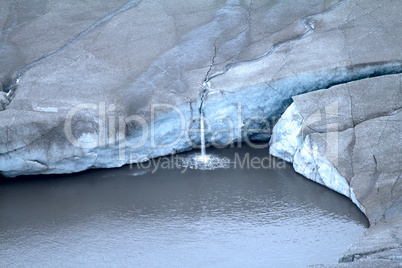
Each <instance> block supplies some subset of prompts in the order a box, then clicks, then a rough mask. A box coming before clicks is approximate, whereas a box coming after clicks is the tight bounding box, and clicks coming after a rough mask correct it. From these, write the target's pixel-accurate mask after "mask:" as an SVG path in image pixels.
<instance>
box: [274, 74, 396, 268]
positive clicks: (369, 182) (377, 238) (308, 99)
mask: <svg viewBox="0 0 402 268" xmlns="http://www.w3.org/2000/svg"><path fill="white" fill-rule="evenodd" d="M401 78H402V76H401V75H400V74H399V75H389V76H382V77H377V78H370V79H365V80H360V81H354V82H351V83H348V84H344V85H339V86H335V87H332V88H330V89H327V90H322V91H316V92H311V93H307V94H303V95H299V96H295V97H293V99H294V103H293V104H292V105H291V106H290V107H289V108H288V109H287V110H286V112H285V113H284V114H283V115H282V118H281V119H280V120H279V121H278V123H277V124H276V126H275V128H274V133H273V139H272V140H271V142H270V145H271V148H270V151H271V152H272V153H273V154H274V155H275V156H277V157H280V158H283V159H286V160H288V161H289V160H290V161H291V162H293V166H294V168H295V170H296V171H297V172H299V173H300V174H303V175H304V176H306V177H307V178H309V179H311V180H313V181H315V182H317V183H320V184H323V185H325V186H326V187H328V188H330V189H333V190H335V191H337V192H339V193H341V194H343V195H345V196H347V197H349V198H350V199H351V200H352V201H353V202H354V203H355V204H356V205H357V206H358V207H359V208H360V209H361V210H362V211H363V212H364V213H365V214H366V215H367V217H368V219H369V221H370V223H371V226H372V227H370V229H369V230H368V231H367V233H366V234H365V235H364V236H362V238H361V239H360V240H359V241H358V242H357V243H356V244H354V245H353V246H351V247H350V248H349V250H348V251H347V252H345V254H344V256H343V257H342V258H341V259H340V260H341V261H342V262H350V261H353V260H354V261H358V263H359V262H360V261H363V260H372V261H373V262H372V263H371V264H372V265H373V266H375V261H376V260H387V262H386V265H393V264H395V263H394V261H395V260H399V259H400V256H401V253H402V246H401V244H400V239H401V238H402V234H401V232H400V231H399V229H400V225H401V215H400V211H402V202H401V196H402V184H401V182H400V177H401V172H402V171H401V166H400V163H401V162H402V155H401V154H400V148H401V146H402V141H401V135H400V133H401V132H402V129H401V127H402V126H401V124H400V122H401V119H402V112H401V109H402V88H401V85H402V84H401ZM295 148H296V150H295ZM369 264H370V262H368V263H365V264H363V262H362V263H361V265H362V266H366V265H369Z"/></svg>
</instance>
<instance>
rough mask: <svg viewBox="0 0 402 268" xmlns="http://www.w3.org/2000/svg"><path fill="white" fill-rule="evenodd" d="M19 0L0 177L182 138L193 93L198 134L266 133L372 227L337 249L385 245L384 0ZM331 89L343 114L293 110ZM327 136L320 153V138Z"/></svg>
mask: <svg viewBox="0 0 402 268" xmlns="http://www.w3.org/2000/svg"><path fill="white" fill-rule="evenodd" d="M25 4H26V5H27V6H26V8H22V7H21V6H20V5H17V4H16V2H15V1H12V0H6V1H2V2H1V3H0V26H1V27H0V28H1V29H2V30H1V32H0V55H1V58H2V63H3V64H1V66H0V82H1V87H0V88H1V92H0V93H1V94H0V115H1V116H0V126H1V127H0V173H1V174H2V175H3V176H9V177H14V176H19V175H28V174H55V173H72V172H79V171H83V170H87V169H93V168H113V167H119V166H122V165H125V164H129V163H136V162H144V161H147V160H149V159H152V158H155V157H158V156H164V155H169V154H176V153H180V152H183V151H187V150H191V149H193V148H196V147H199V145H200V143H201V137H200V135H199V119H200V118H199V111H198V109H199V107H200V106H201V105H202V106H203V111H204V115H205V119H206V120H205V129H206V133H205V142H206V144H207V145H208V146H227V145H228V144H231V143H233V142H252V141H264V142H265V143H266V142H267V141H268V140H269V139H270V137H271V134H272V135H273V137H272V139H271V147H270V152H271V153H272V154H273V155H275V156H278V157H281V158H283V159H285V160H286V161H289V162H293V165H294V167H295V169H296V171H298V172H300V173H302V174H304V175H305V176H306V177H308V178H310V179H313V180H314V181H316V182H318V183H321V184H323V185H325V186H327V187H330V188H331V189H334V190H335V191H338V192H339V193H341V194H344V195H345V196H347V197H349V198H351V199H352V201H353V202H354V203H355V204H357V205H358V206H359V207H360V209H361V210H362V211H364V212H365V213H366V215H367V217H368V218H369V220H370V223H371V224H372V226H373V228H374V229H370V230H373V231H370V232H369V235H368V236H367V237H368V238H367V239H369V237H375V236H376V235H379V234H381V235H379V237H381V238H382V239H374V240H376V241H377V240H378V241H380V242H381V241H383V243H382V242H381V243H380V242H378V243H371V242H372V241H371V242H367V241H369V240H367V239H366V240H364V239H362V240H361V242H358V243H357V244H356V246H355V247H353V248H351V249H350V250H349V251H348V252H347V253H345V256H344V259H343V260H345V261H346V260H354V259H357V258H358V257H357V256H364V258H369V256H371V255H372V254H369V252H374V251H375V250H374V249H373V248H370V249H369V247H365V246H367V245H368V244H370V243H371V244H373V245H374V244H375V249H377V250H378V249H384V245H385V242H384V241H388V242H389V243H388V242H387V243H388V244H390V243H391V244H392V245H394V244H395V243H396V242H395V240H393V237H400V235H399V233H398V232H397V230H398V226H399V225H398V222H399V218H398V217H399V216H398V215H399V214H398V213H397V212H398V211H400V209H399V208H400V207H399V205H400V200H399V199H398V197H400V182H398V178H399V177H400V176H399V175H400V170H399V169H398V165H399V163H398V162H397V161H399V159H398V157H395V159H393V160H392V161H388V160H387V158H386V154H385V153H383V149H386V150H387V152H388V153H389V154H390V155H395V156H399V154H398V153H399V152H396V151H395V148H390V146H389V142H388V140H389V141H390V142H391V141H392V142H393V144H399V143H400V139H399V140H398V135H397V134H395V133H398V131H399V128H398V126H394V125H392V124H393V123H392V122H398V120H400V119H399V116H400V112H399V110H398V109H399V107H400V103H402V100H401V93H400V85H401V78H400V75H398V74H400V73H402V58H401V51H400V44H401V43H402V32H401V31H402V25H401V21H400V19H399V17H400V14H401V13H402V10H401V9H402V5H400V4H399V3H397V2H396V1H392V0H384V1H371V0H370V1H363V0H348V1H346V0H342V1H337V0H335V1H322V0H314V1H307V0H301V1H290V0H283V1H255V0H254V1H234V0H228V1H224V0H220V1H212V0H211V1H209V0H208V1H178V2H176V1H175V2H163V1H162V2H160V3H157V2H155V1H148V0H143V1H128V0H118V1H113V2H104V1H101V0H94V1H83V2H79V3H72V2H71V3H70V2H68V1H60V2H59V3H58V4H57V5H53V4H52V3H50V2H49V1H44V0H38V1H35V4H34V2H32V3H28V2H26V3H25ZM66 26H68V27H66ZM38 36H40V39H39V38H38ZM379 40H381V41H379ZM356 85H359V86H356ZM206 86H207V90H206V91H205V89H206ZM398 86H399V88H398ZM355 87H361V89H366V90H363V92H362V91H359V90H357V89H354V90H350V89H351V88H355ZM398 90H399V91H398ZM308 92H309V93H308ZM328 92H329V93H328ZM354 92H360V95H359V94H355V93H354ZM304 93H308V94H309V95H307V96H309V97H303V96H304ZM341 93H342V94H341ZM301 94H302V95H301ZM336 94H341V95H339V98H338V99H336V100H334V99H333V97H334V96H336ZM321 96H322V97H321ZM292 98H293V99H292ZM309 98H311V99H312V100H314V101H309V100H308V99H309ZM379 99H381V100H382V101H381V102H380V101H376V100H379ZM302 100H303V101H302ZM332 100H334V101H337V103H338V104H339V106H336V107H337V109H338V110H334V111H335V112H336V111H338V112H339V111H342V114H343V116H342V118H340V117H337V116H334V117H331V118H329V119H330V124H329V125H328V124H327V125H325V126H324V125H320V124H321V123H322V122H321V119H322V118H321V115H323V113H321V112H319V113H317V114H315V115H314V116H312V117H310V116H308V120H310V121H309V122H307V121H306V115H307V114H308V115H311V114H314V112H315V109H317V108H318V107H319V106H320V105H324V106H325V107H321V108H323V109H324V110H325V109H327V108H328V109H329V110H328V111H332V110H331V109H334V108H335V106H331V102H330V101H332ZM362 100H364V101H362ZM292 101H293V102H294V104H292V105H291V103H292ZM303 102H305V103H306V104H303ZM307 103H309V105H307ZM356 103H360V105H356ZM289 105H291V106H290V107H289ZM328 105H329V106H328ZM327 106H328V107H327ZM288 107H289V108H288ZM285 110H286V112H285ZM284 112H285V113H284ZM283 113H284V114H283ZM331 114H332V115H333V114H337V113H332V112H331ZM324 115H325V113H324ZM279 118H281V119H280V120H279V121H278V122H276V121H277V119H279ZM275 123H276V124H275ZM306 124H307V125H309V127H308V128H306V127H304V126H305V125H306ZM331 124H332V125H331ZM274 125H275V127H274V129H273V132H272V127H273V126H274ZM389 126H392V128H391V127H389ZM328 129H329V130H330V131H328ZM375 130H376V131H375ZM395 130H396V131H395ZM392 131H394V132H392ZM337 137H338V139H339V140H341V141H342V142H341V143H339V144H338V147H337V148H333V147H331V146H330V147H329V148H330V149H331V150H332V151H331V150H330V151H328V152H327V151H326V150H325V148H327V147H328V146H327V145H326V140H327V139H328V138H331V139H336V138H337ZM370 137H373V141H371V144H370V146H368V145H367V144H369V143H368V140H370ZM374 137H375V138H374ZM384 137H386V138H384ZM377 141H378V142H377ZM398 142H399V143H398ZM395 147H397V146H395ZM337 151H338V152H342V153H338V154H336V152H337ZM336 155H338V156H342V157H338V158H336V157H335V156H336ZM367 178H372V180H370V181H369V182H368V181H367ZM376 191H378V193H379V197H376V196H375V195H372V194H370V193H371V192H373V193H375V192H376ZM376 198H377V199H376ZM395 211H396V212H395ZM385 221H387V224H388V225H387V226H388V227H387V228H385V227H384V229H386V230H391V231H390V232H389V233H387V232H385V231H383V230H384V229H382V227H381V226H385ZM370 228H371V227H370ZM375 228H377V229H375ZM376 230H378V231H376ZM395 230H396V231H395ZM371 232H373V233H371ZM390 241H391V242H390ZM396 244H397V243H396ZM398 248H400V247H398V246H395V247H394V249H396V250H398ZM373 256H374V255H373ZM373 258H374V257H373ZM379 258H380V257H379ZM384 258H385V257H384Z"/></svg>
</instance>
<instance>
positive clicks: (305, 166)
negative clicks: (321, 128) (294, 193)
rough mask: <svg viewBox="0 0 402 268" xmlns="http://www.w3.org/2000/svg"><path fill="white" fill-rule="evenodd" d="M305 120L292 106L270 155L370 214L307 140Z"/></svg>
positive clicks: (274, 136) (279, 124) (274, 138)
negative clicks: (348, 199)
mask: <svg viewBox="0 0 402 268" xmlns="http://www.w3.org/2000/svg"><path fill="white" fill-rule="evenodd" d="M303 122H304V119H303V116H302V115H301V114H300V112H299V110H298V108H297V107H296V105H295V104H294V103H292V104H291V105H290V106H289V107H288V109H287V110H286V111H285V113H284V114H283V115H282V117H281V119H279V121H278V122H277V123H276V125H275V127H274V129H273V134H272V138H271V140H270V148H269V152H270V154H271V155H273V156H275V157H279V158H282V159H284V160H285V161H288V162H291V163H293V167H294V169H295V171H296V172H298V173H300V174H302V175H303V176H305V177H306V178H308V179H310V180H312V181H315V182H317V183H319V184H322V185H324V186H326V187H328V188H329V189H332V190H334V191H336V192H338V193H340V194H343V195H345V196H346V197H348V198H350V199H351V200H352V202H353V203H355V204H356V205H357V206H358V207H359V209H360V210H361V211H362V212H363V213H365V214H366V211H365V208H364V206H363V205H362V204H361V203H360V202H359V201H358V200H357V199H356V196H355V193H354V191H353V188H352V187H351V186H350V184H349V182H348V181H347V179H346V178H345V177H343V176H342V175H341V174H340V173H339V171H338V170H337V168H336V167H335V166H334V165H333V164H332V163H331V162H330V161H329V160H328V159H327V158H326V156H325V155H323V154H322V153H320V150H319V147H318V145H317V144H316V143H315V142H314V140H313V139H312V138H311V135H307V136H305V137H304V139H303V135H302V126H303Z"/></svg>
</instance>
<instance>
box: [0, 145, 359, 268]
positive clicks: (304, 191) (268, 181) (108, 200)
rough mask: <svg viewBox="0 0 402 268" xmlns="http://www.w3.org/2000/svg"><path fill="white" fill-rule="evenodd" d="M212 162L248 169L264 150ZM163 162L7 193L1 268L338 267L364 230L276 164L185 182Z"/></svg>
mask: <svg viewBox="0 0 402 268" xmlns="http://www.w3.org/2000/svg"><path fill="white" fill-rule="evenodd" d="M210 152H211V150H210ZM214 153H216V154H221V155H225V156H228V157H231V158H234V156H235V154H236V153H238V154H239V155H238V156H239V157H238V159H241V160H244V156H246V155H247V153H249V160H250V161H251V159H252V158H254V157H259V158H260V159H261V158H263V157H266V156H267V149H265V150H261V149H260V150H255V149H250V148H242V149H238V148H237V149H225V150H218V149H216V150H215V151H214ZM162 160H163V161H164V168H165V169H158V171H156V172H155V173H152V170H153V168H154V167H155V166H150V167H149V168H148V169H146V168H144V167H140V168H136V167H133V168H130V167H128V166H127V167H124V168H121V169H115V170H97V171H91V172H85V173H81V174H76V175H69V176H52V177H46V178H38V177H30V178H26V180H23V181H17V182H13V183H5V182H3V183H1V184H0V266H1V267H16V266H35V267H43V266H47V267H57V266H61V267H65V266H67V267H76V266H91V267H105V266H106V267H110V266H119V267H121V266H130V267H303V266H306V265H308V264H317V263H336V262H337V258H338V257H339V256H340V254H341V253H342V251H343V250H345V249H346V248H347V247H348V246H349V244H351V243H352V242H354V241H355V240H356V239H357V238H358V236H360V235H361V234H362V232H363V231H364V230H365V228H366V227H367V221H366V219H365V217H364V215H363V214H362V213H360V211H359V210H358V209H357V208H356V207H355V206H354V205H353V204H352V203H351V202H350V201H349V200H348V199H346V198H344V197H343V196H340V195H338V194H336V193H335V192H332V191H330V190H328V189H326V188H324V187H322V186H320V185H317V184H315V183H313V182H310V181H308V180H306V179H304V178H303V177H302V176H300V175H298V174H296V173H295V172H294V171H293V169H292V168H291V166H290V165H285V166H284V165H283V163H282V162H281V161H280V160H275V161H276V162H275V163H273V162H271V166H275V167H276V168H271V169H265V168H259V169H258V165H257V164H256V162H258V160H255V162H254V167H255V168H252V167H251V164H250V168H247V159H246V162H245V164H244V166H243V168H242V169H241V168H240V167H239V163H237V164H236V166H235V164H232V167H231V168H230V169H226V170H225V169H218V170H214V171H200V170H186V171H185V172H183V171H184V170H183V169H182V168H181V169H178V168H174V169H172V165H170V168H171V169H167V168H169V165H168V164H169V163H170V162H169V161H168V160H167V159H161V161H160V162H159V166H161V164H162ZM264 161H265V162H263V165H264V166H267V165H268V164H269V163H268V160H267V159H265V160H264ZM271 161H272V159H271ZM278 163H280V164H278ZM260 167H261V166H260ZM142 173H145V174H142ZM140 174H142V175H140Z"/></svg>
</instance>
